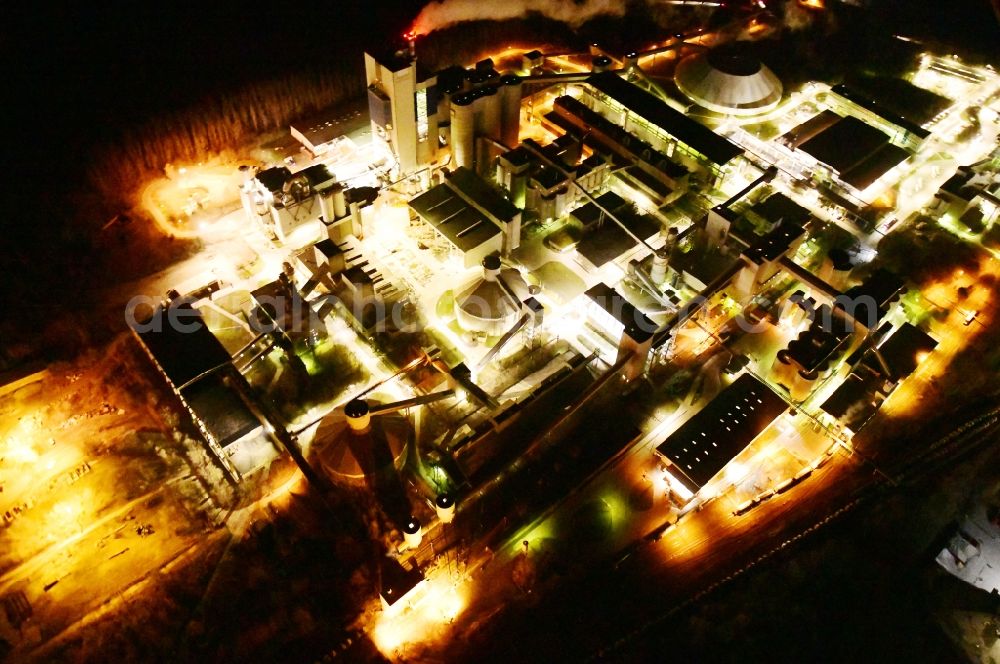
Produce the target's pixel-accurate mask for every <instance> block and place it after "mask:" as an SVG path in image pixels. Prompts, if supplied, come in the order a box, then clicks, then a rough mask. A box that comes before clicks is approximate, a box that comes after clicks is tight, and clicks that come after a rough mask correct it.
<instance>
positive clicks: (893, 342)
mask: <svg viewBox="0 0 1000 664" xmlns="http://www.w3.org/2000/svg"><path fill="white" fill-rule="evenodd" d="M882 336H885V335H882ZM935 348H937V341H936V340H935V339H934V338H932V337H931V336H930V335H928V334H927V333H926V332H924V331H923V330H921V329H920V328H918V327H916V326H915V325H913V324H911V323H903V324H902V325H900V326H899V328H897V329H896V330H894V331H893V332H892V334H891V335H888V336H887V338H883V339H882V340H881V342H880V343H877V344H875V345H873V346H872V347H870V348H868V349H867V350H866V352H865V353H864V355H863V357H862V358H861V361H860V362H858V363H857V364H856V365H855V366H854V368H853V369H852V371H851V373H850V374H848V376H847V378H846V379H845V380H844V382H843V383H841V385H840V386H839V387H838V388H837V389H836V390H835V391H834V392H833V394H831V395H830V396H829V397H828V398H827V399H826V401H824V402H823V404H822V405H821V406H820V408H821V409H822V411H823V412H824V413H826V414H827V415H829V416H830V417H831V418H832V422H834V423H835V424H836V425H837V426H839V427H840V428H842V429H843V430H845V431H847V432H849V433H851V434H855V433H857V432H858V431H860V430H861V428H862V427H863V426H864V425H865V424H866V423H867V422H868V421H869V420H870V419H871V418H872V416H873V415H874V414H875V413H876V412H877V411H878V409H879V407H880V406H881V405H882V402H883V401H885V399H886V398H888V396H889V395H890V394H891V393H892V391H893V389H895V387H896V386H897V385H898V384H899V382H900V381H901V380H903V379H904V378H906V377H907V376H909V375H910V374H912V373H913V372H914V371H916V369H917V367H918V366H920V363H921V362H923V361H924V360H925V359H926V358H927V356H928V355H929V354H930V353H932V352H933V351H934V349H935Z"/></svg>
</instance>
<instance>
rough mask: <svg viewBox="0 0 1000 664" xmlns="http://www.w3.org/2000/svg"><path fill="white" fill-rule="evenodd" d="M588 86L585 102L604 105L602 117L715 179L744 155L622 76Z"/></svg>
mask: <svg viewBox="0 0 1000 664" xmlns="http://www.w3.org/2000/svg"><path fill="white" fill-rule="evenodd" d="M587 83H588V86H587V87H585V88H584V92H585V94H584V97H583V99H584V101H585V102H586V101H587V100H588V98H589V99H590V100H592V101H591V104H593V103H594V102H597V103H599V104H603V105H604V109H603V110H604V112H603V113H602V115H604V116H605V117H607V118H608V119H609V120H611V121H612V122H614V123H616V124H618V125H620V126H621V127H622V128H623V129H624V130H625V131H628V132H631V133H633V134H635V135H637V136H638V137H639V138H641V139H643V140H644V141H646V142H648V143H649V144H650V145H652V146H653V147H654V148H655V149H657V150H662V151H663V152H664V153H665V154H666V155H667V156H668V157H670V158H671V159H672V160H674V161H675V162H679V163H682V164H684V165H691V166H698V167H701V168H702V169H705V170H707V171H708V172H710V173H711V175H712V180H718V179H720V178H723V177H725V175H726V173H727V172H728V170H729V168H730V167H731V166H732V165H733V163H734V162H735V161H736V160H737V158H739V157H740V156H742V155H743V150H742V149H741V148H740V147H739V146H737V145H736V144H735V143H733V142H732V141H730V140H729V139H727V138H725V137H724V136H720V135H719V134H716V133H715V132H714V131H712V130H711V129H709V128H708V127H706V126H705V125H703V124H701V123H699V122H697V121H696V120H693V119H691V118H690V117H688V116H687V115H685V114H683V113H681V112H680V111H678V110H677V109H675V108H672V107H671V106H669V105H668V104H666V103H665V102H664V101H663V100H662V99H660V98H658V97H656V96H654V95H652V94H650V93H649V92H646V91H645V90H643V89H642V88H639V87H636V86H635V85H633V84H631V83H629V82H628V81H626V80H625V79H623V78H622V77H621V76H619V75H618V74H615V73H612V72H601V73H596V74H592V75H590V76H589V77H588V78H587ZM593 110H598V109H597V108H594V109H593Z"/></svg>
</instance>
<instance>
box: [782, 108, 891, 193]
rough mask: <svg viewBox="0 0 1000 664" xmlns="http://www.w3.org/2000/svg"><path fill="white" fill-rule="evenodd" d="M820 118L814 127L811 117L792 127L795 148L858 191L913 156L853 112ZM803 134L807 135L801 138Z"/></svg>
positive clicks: (864, 188) (838, 179)
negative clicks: (835, 117) (819, 121)
mask: <svg viewBox="0 0 1000 664" xmlns="http://www.w3.org/2000/svg"><path fill="white" fill-rule="evenodd" d="M817 117H821V118H822V122H821V123H819V124H817V125H816V126H815V127H807V125H809V123H811V122H813V120H810V121H808V122H806V123H804V124H802V125H800V126H799V127H797V128H796V129H794V130H792V132H791V133H793V134H794V135H796V136H798V138H795V139H794V141H793V142H794V143H795V145H796V149H797V150H798V151H799V152H800V153H805V154H807V155H809V157H811V158H812V159H813V160H815V161H816V162H817V163H818V164H821V165H822V166H825V167H826V168H827V169H828V170H829V171H830V174H831V176H832V177H833V178H835V179H836V180H837V181H839V182H841V183H843V184H845V185H848V186H849V187H851V188H852V189H854V190H855V191H857V192H863V191H864V190H866V189H868V188H869V187H870V186H871V185H873V184H874V183H875V182H876V181H878V180H880V179H881V178H883V177H884V176H885V175H887V174H888V173H889V172H891V171H893V170H894V169H895V168H896V167H897V166H899V165H900V164H902V163H903V162H905V161H906V160H907V159H909V158H910V153H909V152H908V151H907V150H905V149H904V148H902V147H900V146H898V145H894V144H893V143H891V142H890V136H889V135H887V134H886V133H884V132H882V131H879V130H878V129H876V128H875V127H872V126H870V125H868V124H866V123H865V122H864V121H862V120H859V119H858V118H856V117H854V116H852V115H848V116H844V117H841V118H839V119H833V118H832V117H830V116H829V115H828V114H827V112H824V114H821V115H820V116H817ZM814 120H815V118H814ZM814 129H818V131H814ZM804 134H805V135H808V138H806V139H805V140H801V136H802V135H804Z"/></svg>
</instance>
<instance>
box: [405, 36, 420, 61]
mask: <svg viewBox="0 0 1000 664" xmlns="http://www.w3.org/2000/svg"><path fill="white" fill-rule="evenodd" d="M403 39H405V40H406V45H407V50H408V51H409V53H410V57H411V58H414V59H416V57H417V33H416V31H415V30H408V31H407V32H405V33H404V34H403Z"/></svg>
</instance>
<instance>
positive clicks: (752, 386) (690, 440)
mask: <svg viewBox="0 0 1000 664" xmlns="http://www.w3.org/2000/svg"><path fill="white" fill-rule="evenodd" d="M786 410H788V404H786V403H785V401H784V400H783V399H782V398H781V397H779V396H778V395H777V394H775V393H774V392H773V391H772V390H771V389H770V388H769V387H767V386H766V385H765V384H764V383H762V382H760V381H759V380H758V379H757V378H755V377H754V376H752V375H750V374H742V375H741V376H740V377H739V378H737V379H736V380H735V381H734V382H733V383H732V384H731V385H730V386H729V387H726V388H725V389H723V390H722V392H720V393H719V395H718V396H717V397H715V399H713V400H712V401H711V402H710V403H709V404H708V405H707V406H705V407H704V408H702V409H701V410H700V411H698V413H697V414H695V415H694V416H693V417H692V418H691V419H689V420H688V421H687V422H685V423H684V424H682V425H681V426H680V428H678V429H677V430H676V431H675V432H674V433H672V434H671V435H670V436H668V437H667V439H666V440H665V441H663V442H662V443H661V444H660V445H659V446H658V447H657V448H656V452H657V454H659V455H660V457H662V458H663V460H664V461H665V463H666V465H667V473H668V475H669V476H670V482H671V485H672V486H674V487H676V489H677V490H678V492H679V493H682V494H687V495H691V496H694V495H697V494H698V493H699V492H700V491H701V490H702V489H704V488H705V487H706V486H708V485H709V484H710V483H711V482H712V480H713V479H714V478H715V477H716V475H718V474H719V472H720V471H721V470H722V469H723V468H725V467H726V465H727V464H728V463H729V462H730V461H731V460H732V459H733V458H734V457H736V456H737V455H738V454H739V453H740V452H742V451H743V450H744V449H746V448H747V447H749V446H750V445H751V444H752V443H753V442H754V440H756V439H757V437H758V436H759V435H760V434H761V433H762V432H763V431H764V430H765V429H767V428H768V427H769V426H770V425H771V423H772V422H774V421H775V420H776V419H777V418H778V417H779V416H780V415H782V414H783V413H784V412H785V411H786Z"/></svg>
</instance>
